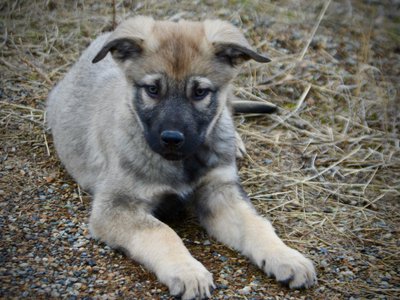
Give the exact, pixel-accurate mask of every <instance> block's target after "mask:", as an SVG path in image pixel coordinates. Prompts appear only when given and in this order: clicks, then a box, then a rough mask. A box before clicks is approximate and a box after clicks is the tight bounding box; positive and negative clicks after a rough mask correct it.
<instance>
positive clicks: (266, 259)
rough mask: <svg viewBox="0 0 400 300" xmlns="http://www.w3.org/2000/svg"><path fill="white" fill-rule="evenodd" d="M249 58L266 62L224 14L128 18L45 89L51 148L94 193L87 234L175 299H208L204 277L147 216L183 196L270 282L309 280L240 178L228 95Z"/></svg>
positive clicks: (294, 284) (308, 269)
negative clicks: (118, 251)
mask: <svg viewBox="0 0 400 300" xmlns="http://www.w3.org/2000/svg"><path fill="white" fill-rule="evenodd" d="M250 59H252V60H255V61H257V62H260V63H265V62H268V61H269V59H268V58H266V57H264V56H262V55H259V54H257V53H256V52H254V51H253V50H252V49H251V47H250V45H249V44H248V42H247V41H246V39H245V38H244V36H243V34H242V33H241V32H240V31H239V30H238V29H237V28H236V27H234V26H233V25H231V24H230V23H227V22H223V21H219V20H206V21H204V22H189V21H179V22H177V23H175V22H168V21H155V20H153V19H152V18H150V17H142V16H139V17H135V18H132V19H128V20H126V21H125V22H123V23H122V24H121V25H119V27H117V29H116V30H115V31H114V32H112V33H106V34H104V35H101V36H100V37H98V38H97V39H96V40H95V41H94V42H93V43H92V44H91V45H90V46H89V48H88V49H87V50H86V51H85V52H84V53H83V54H82V56H81V57H80V59H79V60H78V62H77V63H76V64H75V65H74V66H73V67H72V69H71V70H70V71H69V72H68V73H67V74H66V76H65V78H64V79H63V80H62V81H61V82H60V83H59V84H58V85H57V86H56V87H55V88H54V89H53V91H52V92H51V93H50V95H49V99H48V110H47V116H48V122H49V126H50V128H51V130H52V134H53V137H54V143H55V147H56V150H57V152H58V155H59V157H60V159H61V161H62V162H63V164H64V165H65V167H66V169H67V170H68V172H69V173H70V174H71V175H72V176H73V177H74V178H75V179H76V181H77V182H78V183H79V184H80V185H81V186H82V187H83V188H84V189H86V190H88V191H90V192H91V193H92V194H93V206H92V210H91V215H90V220H89V227H90V231H91V234H92V235H93V236H94V237H96V238H99V239H100V240H102V241H104V242H106V243H107V244H108V245H110V246H111V247H116V248H123V249H124V250H125V252H126V253H127V255H128V256H129V257H130V258H132V259H134V260H135V261H137V262H139V263H141V264H143V265H144V266H146V267H147V268H148V269H150V270H151V271H153V272H154V273H155V274H156V275H157V277H158V279H159V280H160V281H161V282H163V283H164V284H166V285H167V286H168V288H169V291H170V293H171V295H174V296H180V297H181V298H182V299H192V298H195V299H202V298H206V297H210V296H211V292H212V289H213V288H214V287H215V286H214V283H213V279H212V275H211V273H210V272H208V271H207V270H206V268H205V267H204V266H203V265H202V264H201V263H200V262H199V261H197V260H196V259H195V258H193V257H192V256H191V255H190V253H189V251H188V250H187V249H186V247H185V246H184V245H183V243H182V240H181V239H180V238H179V237H178V235H177V234H176V233H175V232H174V231H173V230H172V229H171V228H170V227H169V226H167V225H166V224H165V223H163V222H162V221H161V220H160V217H158V216H159V215H162V214H160V213H159V212H163V211H164V212H165V211H167V212H168V211H169V212H170V211H171V210H168V209H167V210H165V209H164V208H165V207H170V206H171V204H172V203H175V204H176V203H178V204H179V205H180V206H182V207H183V206H185V205H187V204H189V203H191V205H193V206H194V207H195V210H196V213H197V215H198V218H199V220H200V223H201V224H202V226H204V228H205V229H206V230H207V232H208V233H209V234H210V235H211V236H213V237H215V238H216V239H218V240H219V241H221V242H223V243H225V244H227V245H229V246H230V247H233V248H235V249H237V250H239V251H240V252H241V253H243V254H244V255H246V256H247V257H248V258H249V259H250V260H252V261H253V262H254V263H255V264H256V265H257V266H259V267H260V268H261V269H262V270H263V271H264V272H265V273H266V274H267V275H269V276H274V277H275V278H276V280H277V281H279V282H283V283H286V284H287V285H288V286H289V287H290V288H303V287H306V288H307V287H310V286H312V285H313V284H315V282H316V275H315V270H314V267H313V264H312V263H311V261H310V260H308V259H307V258H305V257H304V256H303V255H302V254H300V253H299V252H298V251H296V250H294V249H291V248H289V247H288V246H286V245H285V244H284V243H283V242H282V240H281V239H280V238H279V237H278V236H277V235H276V234H275V232H274V229H273V227H272V226H271V224H270V222H268V221H267V220H266V219H264V218H262V217H260V216H259V215H257V213H256V211H255V209H254V208H253V206H252V204H251V203H250V201H249V199H248V197H247V195H246V193H245V192H244V190H243V189H242V187H241V185H240V183H239V177H238V171H237V167H236V162H235V153H236V148H237V147H236V145H237V137H236V132H235V128H234V124H233V121H232V116H231V111H230V109H229V106H230V105H229V104H228V102H229V101H230V99H232V93H231V86H230V83H231V81H232V79H233V78H234V77H235V75H236V74H237V72H238V67H239V66H240V64H242V63H243V62H245V61H248V60H250ZM239 142H240V140H239ZM239 144H240V143H239Z"/></svg>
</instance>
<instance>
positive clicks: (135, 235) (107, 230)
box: [89, 192, 214, 299]
mask: <svg viewBox="0 0 400 300" xmlns="http://www.w3.org/2000/svg"><path fill="white" fill-rule="evenodd" d="M136 202H139V201H136ZM139 203H140V202H139ZM89 226H90V231H91V234H92V235H93V236H94V237H95V238H99V239H101V240H102V241H104V242H106V243H107V244H108V245H110V246H111V247H115V248H120V249H122V250H123V251H124V252H126V254H127V255H128V256H130V257H131V258H132V259H134V260H136V261H137V262H139V263H141V264H143V265H144V266H146V267H147V268H148V269H150V270H151V271H153V272H154V273H155V274H156V275H157V277H158V279H159V280H160V281H161V282H163V283H164V284H166V285H167V286H168V288H169V290H170V293H171V295H173V296H180V297H181V299H203V298H206V297H210V293H211V290H212V288H213V287H214V284H213V280H212V275H211V273H210V272H208V271H207V270H206V268H205V267H204V266H203V265H202V264H201V263H200V262H199V261H197V260H196V259H194V258H193V257H192V256H191V255H190V253H189V251H188V250H187V248H186V247H185V246H184V244H183V242H182V240H181V239H180V238H179V237H178V235H177V234H176V233H175V231H173V230H172V229H171V228H170V227H168V226H167V225H166V224H164V223H162V222H161V221H159V220H158V219H156V218H155V217H153V216H152V215H151V214H148V213H147V212H145V210H144V209H143V208H140V205H138V203H135V199H133V198H132V197H130V196H129V195H126V194H121V193H120V192H119V193H115V194H114V195H113V194H112V193H108V195H105V194H101V195H95V197H94V202H93V208H92V212H91V216H90V222H89Z"/></svg>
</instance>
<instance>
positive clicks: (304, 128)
mask: <svg viewBox="0 0 400 300" xmlns="http://www.w3.org/2000/svg"><path fill="white" fill-rule="evenodd" d="M113 2H115V3H116V14H117V15H116V17H117V18H116V19H117V22H118V21H120V20H121V19H123V18H125V17H126V16H129V15H135V14H139V13H140V14H151V15H153V16H155V17H156V18H163V19H164V18H170V19H177V18H188V19H204V18H205V17H218V18H223V19H228V20H230V21H232V22H234V23H235V24H237V25H238V26H240V27H242V28H243V30H244V31H245V32H246V35H247V37H248V38H249V39H250V40H251V41H252V44H253V45H255V46H256V48H257V49H258V50H259V51H261V52H263V51H265V52H267V53H268V54H269V56H270V57H271V58H273V62H271V63H270V64H268V65H259V64H249V65H246V66H245V67H244V68H243V72H242V76H240V78H239V79H238V80H237V86H238V88H237V89H236V93H237V95H238V96H239V97H241V98H244V99H251V100H255V101H269V102H273V103H274V104H276V105H278V106H279V107H280V108H281V109H280V113H279V114H274V115H268V116H238V117H237V118H236V121H237V127H238V130H239V132H240V134H241V135H242V137H243V139H244V141H245V144H246V147H247V150H248V155H247V157H245V159H243V160H242V161H240V162H239V164H240V174H241V177H242V180H243V183H244V186H245V188H246V190H247V191H248V192H249V194H250V196H251V199H252V200H253V201H254V203H255V205H256V207H257V208H258V210H259V211H260V212H261V213H262V214H265V215H268V216H269V218H270V219H271V220H272V221H273V223H274V225H275V226H276V227H277V230H278V231H279V233H280V235H281V236H282V238H283V239H284V240H286V241H287V243H289V244H290V245H292V246H293V247H295V248H297V249H299V250H301V251H302V252H304V253H307V254H309V256H310V257H311V258H312V259H313V260H314V261H315V263H316V264H317V267H318V273H319V279H320V286H321V287H323V288H321V287H316V288H315V289H314V290H311V291H309V292H301V293H295V292H289V291H285V293H284V294H282V292H281V288H280V287H279V286H276V285H275V284H274V283H273V281H267V280H266V279H259V278H262V276H261V275H260V274H259V273H257V272H258V271H257V270H255V268H250V269H248V270H247V271H246V276H247V278H248V280H249V281H248V282H246V281H244V282H243V280H242V281H241V282H239V281H238V280H239V278H236V279H235V278H231V279H228V282H229V284H232V285H233V286H235V287H237V286H239V285H240V284H242V285H248V284H249V282H250V281H251V280H253V279H254V278H257V280H264V281H265V282H266V284H268V285H271V286H272V287H271V289H269V288H268V290H267V292H266V294H267V295H269V296H271V297H272V296H273V297H278V298H279V297H281V298H284V297H295V298H297V297H298V298H301V297H303V298H304V297H307V296H310V297H312V298H313V299H317V298H321V299H322V298H325V299H342V298H349V297H351V296H354V297H362V298H373V297H379V296H382V297H383V298H385V297H386V298H387V299H395V298H397V297H400V289H399V285H400V274H399V272H400V269H399V265H400V260H399V257H400V250H399V246H400V245H399V237H400V234H399V229H398V228H399V224H400V213H399V207H400V205H399V204H400V201H399V200H400V146H399V138H400V136H399V130H400V125H399V124H400V123H399V122H400V117H399V116H400V111H399V109H400V103H399V95H398V93H399V82H400V78H399V70H400V62H399V61H400V60H399V56H400V55H399V48H398V47H399V46H398V45H399V44H398V43H399V41H400V33H399V30H398V28H399V22H400V16H399V15H398V13H397V12H396V11H395V10H393V9H392V8H393V6H395V5H396V4H395V1H393V3H391V4H389V3H387V4H385V5H384V4H376V3H375V4H370V5H368V4H367V3H366V2H367V1H365V2H363V1H354V2H350V1H342V2H332V3H331V1H319V2H310V1H308V2H303V1H299V2H297V1H294V0H293V1H292V0H287V1H281V2H280V3H279V5H278V4H276V3H275V2H269V1H251V2H250V1H225V2H224V4H222V3H221V4H215V3H214V2H213V1H198V2H191V1H182V2H179V3H176V2H170V3H167V2H163V1H143V2H135V3H133V2H130V1H118V0H117V1H109V2H108V3H107V4H100V2H98V1H97V2H96V1H89V0H87V1H84V0H82V1H51V0H50V1H36V2H32V3H31V2H28V1H8V2H7V1H6V2H2V3H1V4H0V12H1V21H0V29H1V34H2V35H3V37H2V38H0V68H1V72H0V79H1V85H0V98H1V99H0V123H1V129H0V140H1V145H2V146H1V149H0V163H1V165H0V185H1V186H0V198H3V199H4V200H5V201H2V203H1V210H2V219H3V222H2V223H1V224H2V225H1V226H3V224H4V226H5V225H6V224H8V223H7V222H8V221H6V220H7V218H11V217H10V216H11V215H12V216H13V217H18V213H19V214H21V213H23V212H25V210H29V208H30V206H34V205H36V204H35V203H34V202H31V201H28V200H26V199H27V198H30V197H32V198H34V197H35V195H36V189H37V188H38V186H40V187H42V186H47V185H49V184H50V183H51V184H53V185H56V186H61V185H62V184H63V183H65V182H68V183H70V184H71V185H73V183H72V181H71V179H70V178H69V177H68V176H67V175H65V174H64V173H63V171H62V168H61V166H60V164H59V163H58V160H57V158H56V156H55V153H54V149H53V147H52V143H51V137H50V136H49V135H47V133H46V132H45V125H44V118H45V117H44V106H45V100H46V96H47V94H48V91H49V89H50V88H51V87H52V86H53V85H54V84H55V83H56V82H57V81H58V80H59V79H60V78H61V77H62V76H63V74H64V73H65V72H66V71H67V70H68V68H69V67H70V66H71V65H72V63H73V62H74V61H75V60H76V59H77V58H78V56H79V53H80V51H81V50H82V49H84V48H85V47H86V46H87V45H88V43H89V42H90V40H91V39H92V38H93V37H95V36H96V35H97V34H99V33H100V32H102V31H105V30H107V29H110V28H112V23H113V16H112V12H113V5H112V3H113ZM371 2H372V3H374V1H371ZM200 4H201V5H200ZM397 5H398V4H397ZM397 11H398V10H397ZM75 192H76V193H78V198H79V201H76V202H74V203H78V205H79V203H80V202H82V203H85V204H84V205H86V208H87V207H88V206H89V204H88V203H89V202H88V201H89V200H88V199H87V196H85V195H83V200H82V195H81V193H80V191H79V190H77V189H75ZM64 196H65V197H62V198H63V199H64V198H67V196H68V195H64ZM69 196H70V195H69ZM75 196H76V195H74V197H75ZM78 198H76V197H75V198H74V199H78ZM11 202H12V203H14V204H13V205H15V203H17V205H19V207H17V208H16V209H15V207H13V208H9V207H8V205H9V203H11ZM82 205H83V204H82ZM85 221H86V220H85V219H84V218H83V219H81V221H80V222H85ZM180 230H181V231H182V234H183V235H184V236H185V237H186V235H187V236H188V237H190V232H189V233H186V231H185V230H183V229H180ZM196 230H197V229H196ZM196 230H195V231H196ZM16 231H17V232H18V229H16ZM196 232H197V231H196ZM195 234H196V236H197V235H198V234H199V233H198V232H197V233H195ZM201 234H202V233H200V235H201ZM188 239H189V238H188ZM1 246H2V251H3V252H4V251H5V252H7V249H11V248H9V247H10V245H8V244H7V243H6V242H1ZM188 247H189V249H190V250H191V251H192V252H193V253H195V256H196V254H198V253H201V252H202V250H201V249H200V248H199V247H198V245H197V244H196V243H194V244H193V245H188ZM215 249H217V251H219V252H220V253H226V256H235V253H234V252H231V251H230V250H228V249H223V246H220V245H215V246H214V250H215ZM10 251H11V250H10ZM10 255H11V254H10V252H7V255H6V257H10ZM15 255H16V254H15ZM115 259H118V261H120V262H121V263H123V262H124V259H125V258H123V257H119V258H115ZM204 260H207V257H205V258H204ZM230 262H231V263H232V265H231V266H233V267H235V266H237V264H239V267H241V268H243V266H244V265H246V262H243V259H241V258H240V257H238V258H235V257H233V258H232V260H231V261H230ZM113 263H115V261H113ZM228 263H229V262H228ZM205 264H206V265H207V262H206V263H205ZM209 264H211V263H210V262H209ZM218 266H220V265H217V266H216V267H210V266H209V267H210V268H212V269H213V272H214V274H215V275H214V276H215V277H216V279H217V282H218V280H219V277H218V272H219V271H218V269H217V268H218ZM142 272H145V271H142ZM387 274H389V275H387ZM148 276H150V277H149V278H150V279H149V280H150V283H149V286H150V288H154V284H153V283H151V282H152V281H154V278H153V277H151V275H148ZM385 276H386V277H388V276H389V277H390V278H389V279H388V280H386V282H387V283H388V284H382V278H383V277H385ZM2 278H5V277H2ZM133 280H138V279H137V278H134V279H133ZM264 281H263V282H264ZM152 284H153V285H152ZM156 288H158V286H157V285H156ZM161 289H162V287H161ZM235 291H236V290H235V289H234V288H228V289H226V290H224V291H223V293H224V294H222V295H223V296H224V295H225V296H226V295H227V296H229V297H233V296H235V297H238V298H240V299H246V296H240V295H237V293H236V292H235ZM32 295H35V293H33V294H32ZM3 296H7V294H5V295H4V294H3ZM136 296H138V297H139V298H146V297H150V296H148V294H146V293H143V294H137V295H136ZM152 297H155V296H152ZM250 298H251V297H250V296H249V299H250ZM253 298H254V299H262V298H257V295H253ZM221 299H222V298H221Z"/></svg>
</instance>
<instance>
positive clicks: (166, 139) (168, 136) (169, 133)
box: [160, 130, 185, 147]
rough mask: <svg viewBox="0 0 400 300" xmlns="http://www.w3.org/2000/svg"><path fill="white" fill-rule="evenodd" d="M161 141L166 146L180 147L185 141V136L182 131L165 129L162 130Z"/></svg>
mask: <svg viewBox="0 0 400 300" xmlns="http://www.w3.org/2000/svg"><path fill="white" fill-rule="evenodd" d="M160 137H161V142H162V143H163V144H164V145H165V146H170V147H171V146H172V147H180V146H182V144H183V142H184V141H185V136H184V135H183V133H182V132H179V131H175V130H164V131H163V132H161V135H160Z"/></svg>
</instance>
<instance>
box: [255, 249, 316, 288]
mask: <svg viewBox="0 0 400 300" xmlns="http://www.w3.org/2000/svg"><path fill="white" fill-rule="evenodd" d="M257 263H258V265H259V266H260V268H261V269H262V270H263V271H264V272H265V273H266V274H267V275H268V276H273V277H275V279H276V280H277V281H278V282H280V283H282V284H284V285H286V286H289V287H290V288H291V289H301V288H309V287H311V286H313V285H314V284H316V283H317V276H316V273H315V269H314V265H313V263H312V262H311V260H309V259H308V258H306V257H304V256H303V255H302V254H301V253H300V252H298V251H296V250H294V249H292V248H289V247H287V246H282V247H279V248H277V249H274V250H273V251H268V253H266V254H265V257H264V258H262V259H260V258H259V259H258V260H257Z"/></svg>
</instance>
